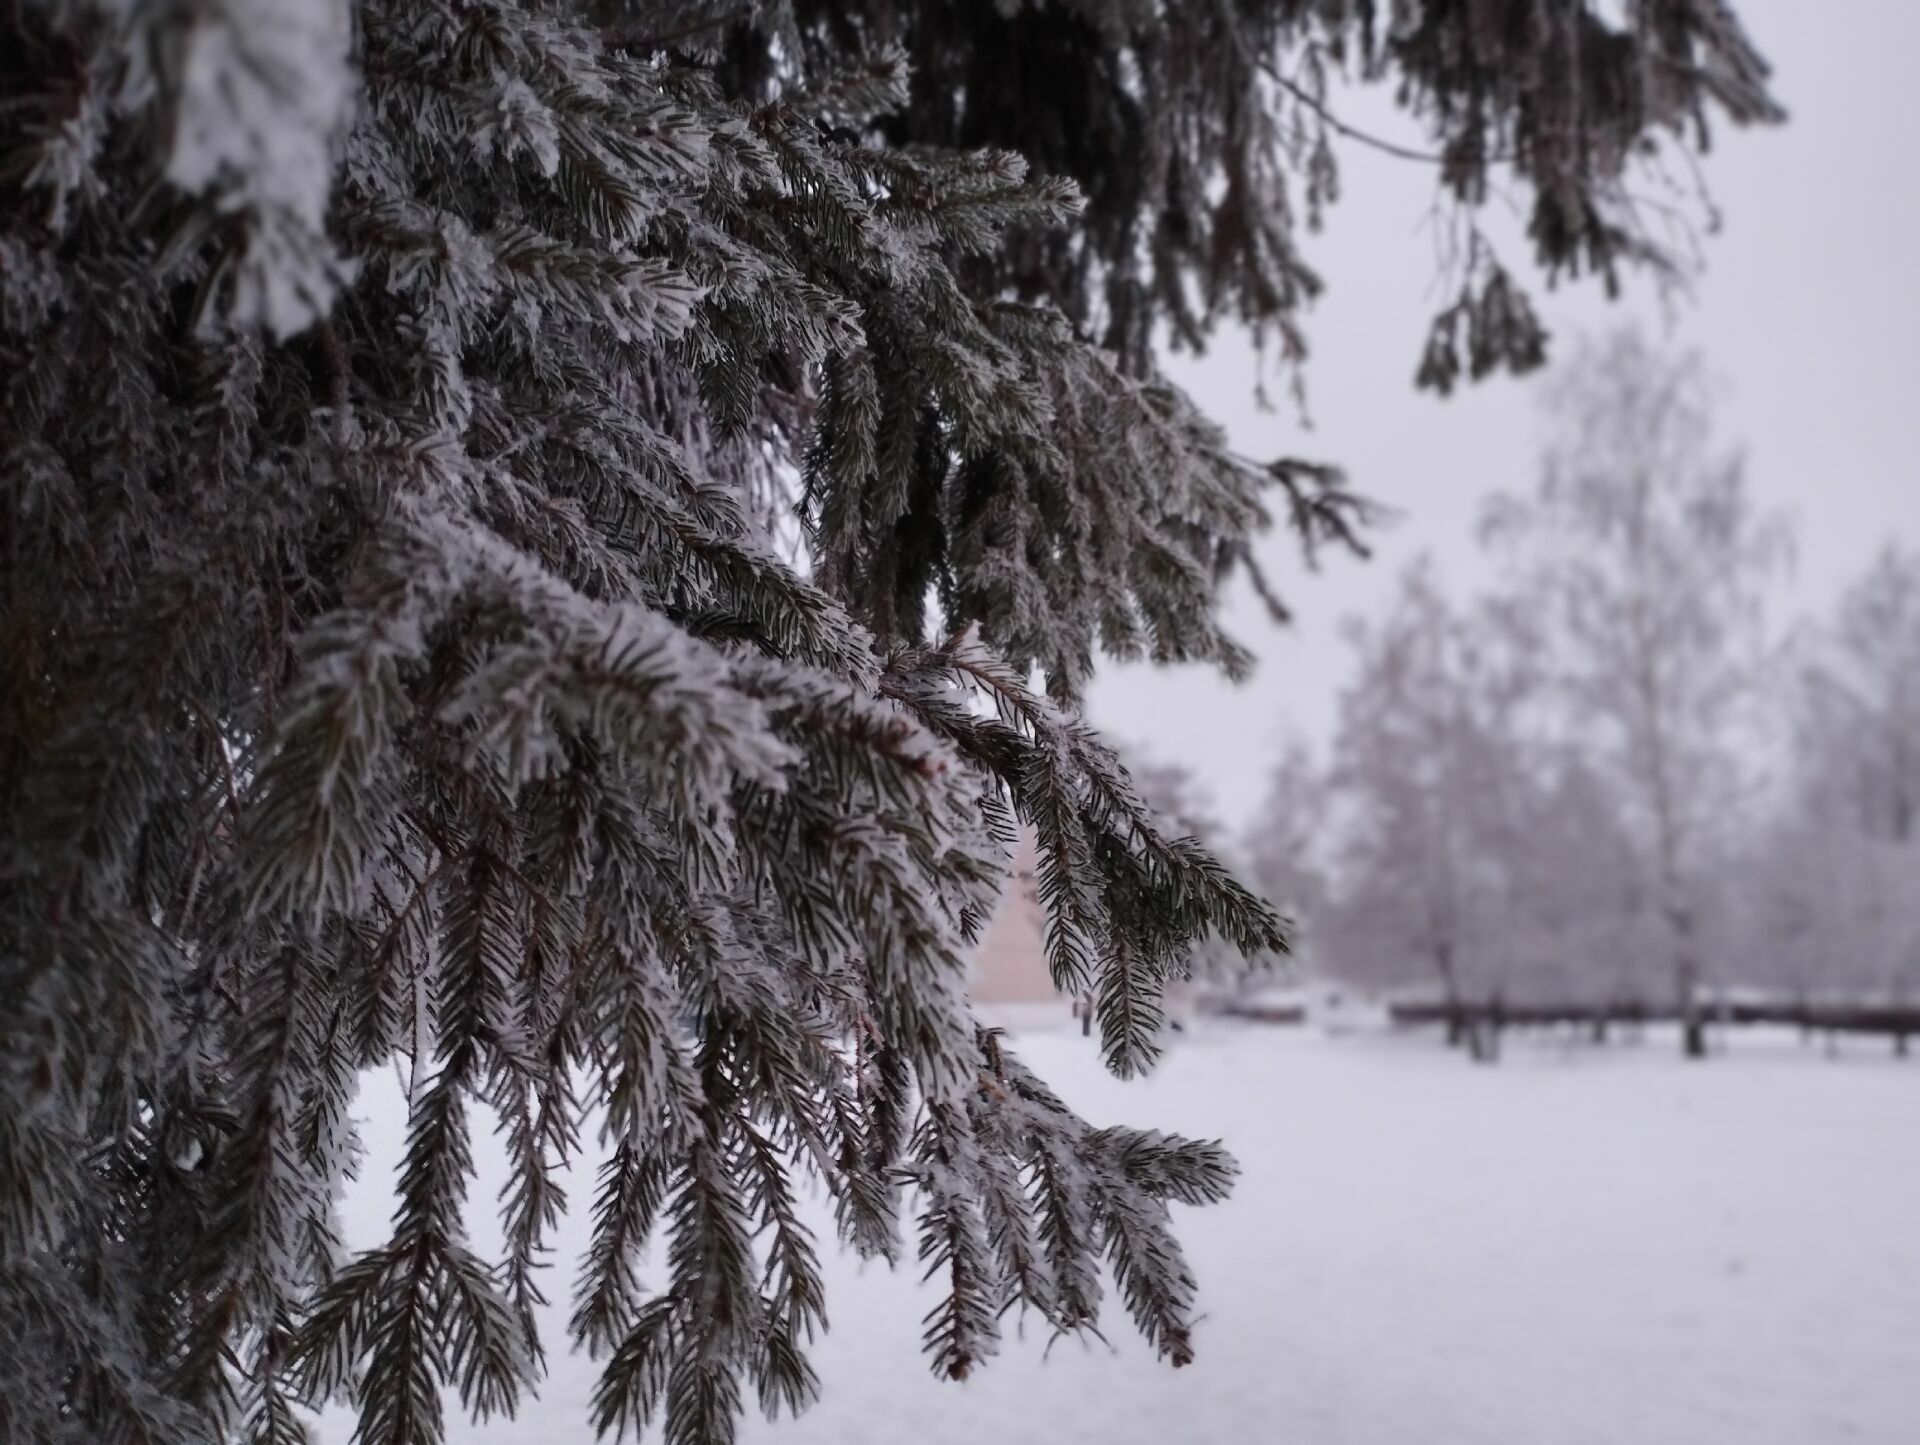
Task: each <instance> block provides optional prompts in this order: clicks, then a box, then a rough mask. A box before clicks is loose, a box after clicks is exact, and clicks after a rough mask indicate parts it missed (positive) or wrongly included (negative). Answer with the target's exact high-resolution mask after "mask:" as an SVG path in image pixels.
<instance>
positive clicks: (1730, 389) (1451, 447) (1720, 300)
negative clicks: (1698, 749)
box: [1089, 0, 1920, 825]
mask: <svg viewBox="0 0 1920 1445" xmlns="http://www.w3.org/2000/svg"><path fill="white" fill-rule="evenodd" d="M1736 9H1737V10H1738V12H1739V13H1740V15H1741V16H1742V17H1743V18H1744V19H1745V20H1746V22H1747V25H1748V29H1749V32H1750V33H1751V34H1752V35H1753V36H1754V37H1755V39H1756V41H1757V42H1758V43H1759V45H1760V47H1761V49H1762V51H1763V52H1764V53H1765V54H1766V55H1767V57H1768V59H1769V60H1770V61H1771V62H1772V64H1773V66H1774V72H1775V78H1776V81H1777V90H1776V93H1777V94H1778V95H1779V96H1780V97H1781V99H1782V100H1783V101H1784V102H1785V104H1786V106H1787V108H1788V110H1789V112H1790V114H1791V118H1790V120H1789V122H1788V124H1787V125H1786V126H1784V127H1781V128H1774V129H1763V130H1757V131H1749V132H1734V131H1731V130H1728V129H1724V128H1723V129H1722V130H1720V131H1719V132H1718V133H1717V135H1716V145H1715V149H1714V151H1713V153H1712V154H1711V155H1710V156H1709V157H1708V158H1707V162H1706V167H1705V173H1706V178H1707V181H1708V185H1709V187H1710V190H1711V192H1712V194H1713V197H1714V199H1715V201H1716V202H1717V203H1718V204H1719V206H1720V208H1721V210H1722V212H1723V213H1724V217H1725V225H1724V228H1723V229H1722V231H1721V232H1720V233H1719V234H1718V235H1716V236H1712V237H1709V238H1707V239H1706V242H1705V259H1706V266H1705V270H1704V271H1703V272H1702V274H1701V275H1700V276H1699V278H1698V280H1697V282H1696V284H1695V285H1694V287H1693V289H1692V291H1691V293H1690V294H1688V295H1685V296H1681V297H1678V298H1675V299H1672V300H1671V301H1669V302H1666V303H1663V301H1662V299H1661V298H1660V296H1659V295H1658V293H1657V292H1656V290H1655V288H1654V286H1653V284H1652V282H1651V280H1650V278H1645V277H1642V278H1637V279H1636V281H1635V284H1634V285H1633V286H1632V287H1630V289H1629V291H1628V293H1627V295H1626V296H1625V297H1624V298H1623V299H1622V300H1621V301H1619V302H1616V303H1612V304H1609V303H1607V302H1606V301H1605V299H1604V298H1603V296H1602V295H1601V293H1600V290H1599V288H1598V287H1597V286H1591V285H1588V284H1585V283H1582V284H1581V285H1580V286H1578V287H1577V288H1565V287H1563V288H1562V289H1561V290H1560V292H1558V293H1557V294H1552V295H1542V294H1541V292H1540V289H1539V288H1537V287H1536V288H1535V297H1536V300H1537V301H1539V302H1540V303H1541V307H1542V311H1543V313H1544V315H1545V316H1546V318H1547V320H1548V322H1549V324H1550V325H1551V326H1552V328H1553V330H1554V332H1555V335H1556V339H1557V341H1558V346H1557V348H1556V353H1555V354H1561V355H1563V354H1568V353H1570V351H1571V349H1572V348H1571V345H1570V343H1571V342H1572V340H1573V339H1574V337H1575V336H1576V335H1577V334H1578V333H1579V332H1581V331H1583V330H1584V331H1589V332H1593V331H1598V330H1602V329H1605V328H1606V327H1608V326H1611V325H1614V324H1618V323H1621V322H1624V321H1626V320H1628V319H1629V318H1639V319H1640V320H1641V321H1642V322H1643V324H1645V325H1646V326H1647V327H1648V328H1649V329H1650V330H1651V331H1652V332H1654V334H1657V335H1662V336H1665V337H1667V338H1669V339H1670V340H1671V341H1672V342H1673V343H1674V344H1675V345H1679V346H1691V347H1698V348H1700V349H1701V350H1703V351H1704V352H1705V353H1706V354H1707V357H1708V360H1709V362H1710V364H1711V366H1712V368H1713V370H1714V371H1715V373H1716V374H1717V376H1718V377H1719V378H1720V379H1721V381H1722V383H1723V398H1722V405H1721V409H1720V412H1719V436H1720V440H1721V442H1722V443H1723V444H1727V445H1734V444H1738V445H1739V446H1741V447H1742V448H1743V449H1744V450H1745V452H1746V454H1747V457H1748V473H1747V474H1748V479H1749V482H1750V485H1751V486H1752V487H1753V489H1754V491H1755V493H1756V494H1757V495H1758V497H1759V498H1760V499H1761V500H1762V502H1763V503H1765V504H1766V505H1768V506H1771V507H1777V508H1782V509H1785V510H1787V511H1788V512H1790V513H1791V514H1792V515H1793V516H1794V517H1795V519H1796V520H1797V523H1798V533H1799V564H1798V570H1797V575H1796V579H1795V583H1794V600H1795V604H1796V605H1798V606H1802V607H1820V606H1823V605H1825V604H1826V603H1828V602H1830V601H1831V600H1832V598H1833V597H1834V596H1835V594H1836V593H1837V592H1838V591H1839V590H1840V589H1841V588H1842V587H1844V586H1845V585H1846V584H1847V582H1848V581H1849V580H1851V578H1852V577H1853V576H1855V575H1857V574H1858V573H1859V572H1860V571H1862V570H1863V569H1864V568H1865V567H1866V566H1867V564H1868V563H1869V561H1870V560H1871V558H1872V556H1873V554H1874V553H1875V552H1876V551H1877V550H1878V549H1879V547H1880V546H1881V545H1882V543H1883V542H1884V541H1886V540H1887V539H1889V538H1892V537H1901V538H1905V539H1907V540H1908V541H1920V475H1916V470H1917V468H1916V462H1915V459H1916V457H1920V386H1917V385H1916V384H1917V383H1920V283H1917V282H1916V280H1915V277H1914V262H1913V257H1914V255H1915V253H1916V249H1917V247H1916V241H1917V240H1920V235H1917V231H1920V89H1917V88H1916V87H1915V86H1914V84H1913V82H1912V78H1911V70H1912V65H1913V58H1914V57H1915V56H1916V55H1920V3H1916V0H1834V3H1829V4H1820V5H1815V4H1809V3H1807V0H1736ZM1339 110H1340V113H1341V115H1342V118H1343V119H1347V120H1350V121H1352V122H1354V123H1356V124H1363V125H1365V126H1366V127H1367V128H1368V129H1370V130H1374V131H1377V132H1379V133H1381V134H1388V135H1392V136H1394V137H1396V138H1399V139H1404V140H1417V137H1416V135H1415V133H1414V132H1412V131H1410V130H1409V128H1408V125H1407V123H1406V122H1405V121H1404V119H1402V118H1399V117H1397V116H1396V115H1395V114H1394V113H1393V111H1392V110H1391V108H1390V106H1389V105H1388V103H1387V101H1386V98H1385V97H1383V96H1379V95H1372V94H1350V95H1348V96H1347V97H1345V98H1343V99H1342V100H1341V101H1340V104H1339ZM1342 163H1343V176H1342V179H1343V195H1342V199H1341V201H1340V203H1339V205H1338V206H1337V207H1336V208H1335V209H1334V211H1333V212H1332V214H1331V216H1330V217H1329V220H1328V224H1327V228H1326V230H1325V231H1324V232H1323V233H1322V234H1320V235H1319V236H1317V237H1312V238H1309V259H1310V260H1311V261H1312V262H1313V263H1314V264H1315V265H1316V267H1317V268H1318V269H1319V270H1320V272H1321V274H1322V276H1323V277H1324V278H1325V279H1326V281H1327V293H1326V294H1325V295H1324V296H1323V297H1322V298H1321V300H1320V301H1319V302H1318V303H1317V304H1316V306H1315V307H1314V308H1313V310H1312V312H1311V313H1310V314H1309V316H1308V318H1307V324H1308V332H1309V338H1310V342H1311V344H1312V347H1313V357H1312V359H1311V361H1310V363H1309V366H1308V371H1307V386H1308V392H1309V409H1310V414H1311V421H1312V429H1311V430H1310V431H1309V430H1305V429H1304V428H1303V424H1302V421H1301V418H1300V416H1299V414H1298V413H1297V411H1296V410H1295V409H1294V408H1293V407H1292V406H1291V405H1289V404H1288V403H1286V402H1285V401H1284V400H1282V401H1280V403H1279V404H1278V407H1277V409H1276V410H1274V411H1271V412H1263V411H1262V410H1261V409H1260V408H1259V407H1258V405H1257V404H1256V400H1255V372H1254V367H1255V359H1254V353H1253V350H1252V347H1251V345H1250V344H1249V343H1248V341H1247V340H1246V339H1245V338H1244V337H1242V336H1239V335H1234V334H1223V335H1222V336H1221V337H1220V338H1219V339H1218V341H1217V342H1216V344H1215V345H1214V347H1213V348H1212V350H1211V351H1210V353H1209V354H1208V355H1207V356H1206V357H1205V358H1202V359H1200V360H1197V361H1196V360H1194V359H1192V358H1173V359H1172V360H1171V361H1170V363H1169V369H1170V371H1171V372H1172V374H1173V376H1174V377H1175V379H1176V380H1178V381H1179V382H1180V383H1181V384H1182V385H1184V386H1185V387H1186V388H1187V389H1188V390H1189V391H1190V392H1191V393H1192V395H1193V396H1194V397H1195V398H1196V399H1197V400H1198V401H1199V402H1200V404H1201V405H1202V407H1203V408H1204V409H1206V410H1207V411H1208V412H1209V413H1210V414H1212V415H1213V416H1214V417H1216V418H1217V419H1219V420H1220V421H1221V422H1222V423H1224V424H1225V425H1226V426H1227V428H1228V430H1229V433H1230V434H1231V436H1232V439H1233V442H1234V444H1235V445H1236V446H1237V447H1238V448H1239V449H1241V450H1242V451H1245V452H1247V453H1248V454H1250V455H1254V456H1260V457H1266V456H1277V455H1283V454H1292V455H1300V456H1308V457H1316V458H1326V459H1328V460H1332V461H1336V462H1338V463H1340V464H1342V465H1344V466H1345V467H1347V468H1348V470H1349V473H1350V475H1351V477H1352V479H1353V482H1354V484H1355V485H1356V487H1357V488H1358V489H1359V490H1361V491H1363V492H1365V493H1367V494H1368V495H1370V496H1373V497H1376V498H1378V499H1380V500H1382V501H1384V502H1386V503H1388V504H1390V505H1392V506H1394V507H1396V508H1398V509H1399V510H1400V511H1401V512H1402V513H1403V516H1402V518H1401V520H1400V521H1399V522H1398V524H1397V525H1395V526H1394V527H1393V528H1392V529H1391V530H1389V531H1387V532H1384V533H1381V534H1379V535H1378V537H1377V538H1376V540H1377V542H1378V546H1377V548H1376V553H1375V557H1374V560H1373V561H1372V562H1369V563H1357V562H1353V561H1350V560H1348V559H1344V558H1334V559H1330V560H1329V561H1328V562H1327V563H1326V564H1325V565H1324V566H1323V568H1322V570H1321V571H1320V572H1319V573H1317V574H1311V575H1308V574H1305V573H1303V569H1302V568H1301V565H1300V563H1299V562H1298V560H1297V554H1296V553H1295V552H1294V551H1293V549H1292V546H1291V543H1290V541H1289V539H1288V538H1286V537H1285V536H1284V535H1281V534H1279V533H1276V534H1274V535H1273V536H1271V537H1269V538H1268V539H1267V541H1266V544H1265V547H1264V555H1265V558H1266V561H1267V563H1268V566H1269V569H1270V575H1271V576H1273V577H1274V579H1275V580H1276V582H1278V583H1279V584H1280V587H1281V590H1282V593H1283V595H1284V596H1285V597H1286V598H1287V600H1288V602H1289V603H1290V605H1291V606H1292V607H1293V609H1294V611H1295V614H1296V619H1297V620H1296V622H1295V623H1294V625H1293V627H1292V628H1290V629H1280V628H1276V627H1275V626H1274V625H1273V624H1272V623H1271V622H1269V621H1268V620H1267V619H1266V617H1265V615H1264V613H1263V612H1262V611H1261V609H1260V608H1259V606H1258V604H1257V603H1256V602H1254V600H1253V599H1252V597H1251V596H1250V594H1248V593H1247V591H1246V589H1245V587H1244V584H1242V585H1241V586H1240V587H1239V588H1237V589H1236V593H1235V595H1234V597H1233V599H1232V601H1231V602H1230V604H1229V607H1228V611H1227V618H1228V622H1229V625H1230V627H1231V628H1232V630H1233V631H1234V633H1235V635H1236V636H1238V637H1239V638H1240V639H1241V640H1242V641H1243V642H1246V643H1248V644H1249V645H1250V646H1252V647H1253V648H1254V650H1255V651H1256V652H1257V653H1258V654H1259V656H1260V659H1261V661H1260V667H1259V670H1258V672H1257V673H1256V674H1255V676H1254V677H1253V679H1252V680H1251V681H1250V682H1247V683H1245V684H1242V685H1241V686H1239V687H1235V686H1233V685H1232V684H1229V683H1227V682H1225V681H1224V680H1222V679H1221V678H1220V677H1218V676H1217V675H1216V674H1214V673H1211V672H1209V671H1207V670H1204V669H1199V668H1179V669H1155V668H1146V667H1129V668H1121V667H1117V666H1114V665H1109V666H1108V667H1107V669H1106V671H1105V674H1104V676H1102V677H1100V678H1099V679H1098V680H1097V681H1096V683H1095V685H1094V688H1093V692H1092V697H1091V700H1090V704H1089V711H1090V712H1091V714H1092V716H1093V718H1094V720H1095V721H1096V722H1097V723H1098V724H1099V725H1100V726H1101V727H1102V728H1103V729H1105V730H1106V731H1108V732H1109V733H1110V734H1112V735H1113V736H1114V737H1116V738H1117V739H1120V740H1122V741H1123V742H1136V743H1140V744H1144V745H1145V746H1146V747H1147V748H1148V749H1150V750H1151V751H1152V752H1153V753H1154V754H1155V755H1157V756H1161V757H1167V758H1180V759H1182V760H1184V761H1186V762H1187V763H1188V764H1190V765H1191V766H1192V767H1193V768H1194V769H1195V770H1196V772H1197V773H1198V774H1199V776H1200V778H1201V779H1202V781H1203V782H1204V783H1205V784H1206V785H1207V786H1208V788H1209V789H1210V790H1211V792H1212V794H1213V797H1214V800H1215V803H1216V805H1217V811H1218V813H1219V814H1220V815H1221V816H1222V817H1223V818H1225V819H1226V820H1227V821H1228V822H1230V823H1233V824H1235V825H1240V824H1243V823H1245V822H1246V821H1247V820H1248V818H1249V817H1250V816H1251V815H1252V813H1253V811H1254V810H1255V809H1256V808H1257V806H1258V805H1259V802H1260V800H1261V797H1262V795H1263V793H1264V791H1265V785H1266V775H1267V772H1268V769H1269V766H1270V764H1271V761H1272V759H1273V758H1274V757H1275V755H1276V754H1277V752H1278V749H1279V746H1280V742H1281V739H1282V738H1284V737H1285V736H1286V735H1287V734H1288V733H1289V732H1293V733H1298V734H1300V735H1302V736H1304V737H1306V738H1307V739H1308V740H1309V741H1311V742H1313V743H1315V744H1316V745H1319V746H1322V747H1324V745H1325V743H1326V742H1327V740H1328V739H1329V738H1330V737H1331V734H1332V730H1333V723H1334V716H1335V706H1336V701H1337V697H1338V693H1339V689H1340V687H1341V686H1342V684H1343V682H1344V681H1345V679H1346V676H1347V656H1346V648H1345V647H1344V645H1343V644H1342V643H1341V641H1340V639H1339V635H1338V634H1339V621H1340V619H1341V618H1342V617H1344V616H1347V615H1350V614H1353V613H1366V612H1370V611H1372V610H1374V609H1376V608H1377V607H1379V606H1380V605H1381V604H1382V603H1383V602H1384V600H1385V597H1386V594H1387V592H1388V590H1389V589H1390V587H1391V586H1392V583H1393V580H1394V577H1395V575H1396V574H1397V573H1398V572H1399V570H1400V569H1401V567H1402V566H1404V564H1405V563H1406V562H1407V561H1408V560H1409V559H1410V558H1412V557H1413V556H1414V555H1416V554H1417V553H1419V552H1422V551H1431V552H1432V553H1434V554H1435V555H1436V556H1437V557H1438V558H1439V559H1440V560H1441V564H1442V568H1443V571H1444V573H1445V575H1446V576H1447V578H1448V580H1449V581H1450V582H1451V583H1453V584H1454V585H1455V588H1456V590H1457V591H1467V590H1470V589H1471V588H1472V586H1473V585H1475V583H1476V582H1477V580H1478V579H1477V576H1476V573H1477V570H1478V568H1477V564H1476V561H1475V551H1474V547H1473V542H1472V529H1473V522H1474V518H1475V516H1476V515H1477V512H1478V509H1479V505H1480V502H1481V500H1482V498H1484V497H1485V496H1486V495H1487V494H1488V493H1489V492H1491V491H1495V490H1500V489H1510V488H1516V487H1524V486H1527V485H1529V484H1530V482H1531V480H1532V478H1533V474H1534V461H1535V458H1536V457H1537V455H1538V453H1539V450H1540V445H1541V440H1542V434H1541V430H1540V427H1539V425H1538V423H1537V421H1536V418H1535V413H1534V408H1533V399H1532V385H1531V384H1530V383H1529V382H1524V381H1523V382H1515V381H1512V380H1507V379H1504V378H1502V379H1493V380H1489V381H1487V382H1483V383H1481V384H1480V385H1479V386H1477V387H1473V388H1470V389H1466V390H1463V391H1456V392H1455V394H1454V396H1453V397H1452V398H1451V399H1449V400H1445V401H1442V400H1439V399H1437V398H1435V397H1433V396H1430V395H1428V394H1425V393H1419V392H1416V391H1415V390H1414V389H1413V385H1412V376H1413V370H1414V366H1415V364H1416V361H1417V359H1418V353H1419V348H1420V344H1421V342H1422V340H1423V339H1424V336H1425V327H1426V322H1427V320H1428V318H1429V317H1430V315H1431V313H1432V312H1433V310H1434V309H1436V305H1435V298H1436V294H1437V293H1436V292H1435V290H1434V286H1433V283H1434V274H1435V268H1434V246H1433V240H1432V237H1431V235H1430V233H1429V231H1428V229H1427V227H1426V219H1427V216H1428V213H1429V210H1430V208H1431V203H1432V199H1433V175H1432V172H1431V171H1430V170H1429V169H1427V168H1425V167H1422V166H1419V165H1417V164H1412V163H1409V162H1405V161H1398V160H1394V159H1390V158H1388V157H1385V156H1381V155H1379V154H1376V153H1374V152H1371V151H1367V150H1365V149H1363V148H1359V147H1356V146H1353V145H1351V144H1350V145H1348V146H1347V147H1346V148H1345V149H1344V151H1343V152H1342ZM1504 254H1506V255H1507V256H1508V258H1509V259H1510V260H1511V261H1514V262H1519V261H1521V260H1523V259H1525V255H1524V252H1522V251H1520V250H1518V249H1517V248H1515V247H1512V246H1508V247H1507V248H1506V249H1505V252H1504ZM1515 270H1516V271H1517V272H1521V273H1522V274H1525V268H1523V267H1521V266H1519V265H1516V266H1515Z"/></svg>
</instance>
